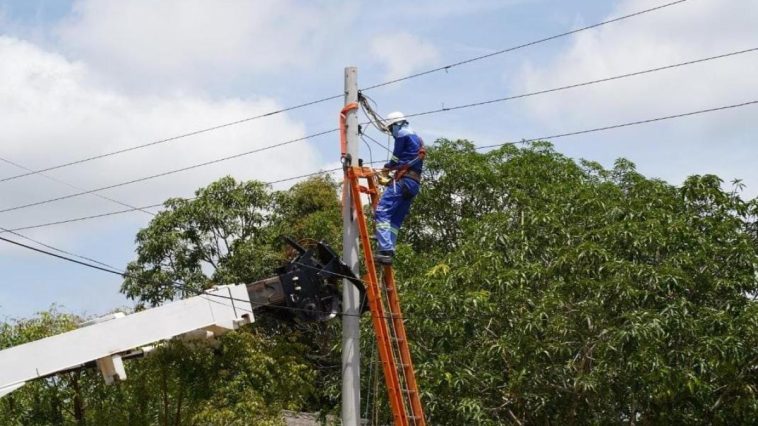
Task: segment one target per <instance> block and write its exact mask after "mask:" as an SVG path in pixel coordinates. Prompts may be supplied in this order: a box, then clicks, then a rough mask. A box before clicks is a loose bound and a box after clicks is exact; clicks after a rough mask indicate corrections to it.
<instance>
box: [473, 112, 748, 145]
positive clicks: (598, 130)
mask: <svg viewBox="0 0 758 426" xmlns="http://www.w3.org/2000/svg"><path fill="white" fill-rule="evenodd" d="M755 104H758V100H756V101H748V102H742V103H739V104H732V105H725V106H720V107H715V108H708V109H701V110H698V111H691V112H685V113H681V114H673V115H666V116H663V117H655V118H649V119H646V120H639V121H631V122H628V123H620V124H613V125H610V126H604V127H596V128H594V129H587V130H578V131H575V132H568V133H558V134H555V135H550V136H542V137H539V138H532V139H522V140H520V141H516V142H503V143H496V144H492V145H484V146H478V147H476V149H477V150H481V149H488V148H497V147H501V146H503V145H516V144H525V143H530V142H537V141H542V140H550V139H558V138H565V137H567V136H576V135H583V134H587V133H595V132H602V131H605V130H611V129H620V128H622V127H629V126H637V125H640V124H648V123H655V122H657V121H664V120H671V119H674V118H682V117H690V116H693V115H699V114H706V113H709V112H716V111H723V110H727V109H733V108H740V107H745V106H748V105H755Z"/></svg>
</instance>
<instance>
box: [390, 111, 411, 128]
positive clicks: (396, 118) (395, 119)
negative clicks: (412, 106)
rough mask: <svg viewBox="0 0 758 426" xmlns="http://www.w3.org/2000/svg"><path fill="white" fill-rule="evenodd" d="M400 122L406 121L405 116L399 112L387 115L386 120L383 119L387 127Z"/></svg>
mask: <svg viewBox="0 0 758 426" xmlns="http://www.w3.org/2000/svg"><path fill="white" fill-rule="evenodd" d="M401 121H407V120H406V119H405V115H403V113H402V112H400V111H395V112H391V113H389V114H387V118H386V119H385V123H386V124H387V127H389V126H391V125H393V124H395V123H400V122H401Z"/></svg>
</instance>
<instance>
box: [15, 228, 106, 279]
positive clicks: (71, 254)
mask: <svg viewBox="0 0 758 426" xmlns="http://www.w3.org/2000/svg"><path fill="white" fill-rule="evenodd" d="M0 230H2V232H8V233H10V234H13V235H15V236H17V237H19V238H23V239H25V240H27V241H31V242H33V243H35V244H39V245H41V246H42V247H45V248H49V249H51V250H55V251H57V252H60V253H63V254H67V255H69V256H74V257H78V258H80V259H83V260H86V261H89V262H94V263H97V264H99V265H102V266H104V267H107V268H112V269H116V267H115V266H111V265H109V264H107V263H103V262H101V261H99V260H95V259H92V258H91V257H87V256H82V255H79V254H76V253H72V252H70V251H66V250H62V249H59V248H57V247H53V246H51V245H49V244H46V243H43V242H42V241H38V240H35V239H34V238H31V237H28V236H26V235H23V234H20V233H18V232H15V231H12V230H10V229H6V228H3V227H1V226H0Z"/></svg>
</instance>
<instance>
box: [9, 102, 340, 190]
mask: <svg viewBox="0 0 758 426" xmlns="http://www.w3.org/2000/svg"><path fill="white" fill-rule="evenodd" d="M342 96H343V95H342V94H339V95H333V96H328V97H325V98H321V99H317V100H315V101H310V102H305V103H302V104H298V105H293V106H291V107H287V108H282V109H278V110H275V111H269V112H267V113H264V114H260V115H255V116H252V117H247V118H243V119H241V120H236V121H231V122H228V123H224V124H219V125H217V126H212V127H207V128H204V129H200V130H195V131H192V132H188V133H183V134H181V135H177V136H172V137H169V138H165V139H159V140H156V141H152V142H148V143H144V144H141V145H134V146H131V147H127V148H123V149H119V150H116V151H111V152H107V153H105V154H99V155H93V156H91V157H85V158H82V159H79V160H75V161H70V162H68V163H62V164H57V165H55V166H50V167H45V168H42V169H37V170H30V171H28V172H27V173H21V174H18V175H15V176H9V177H6V178H3V179H0V183H2V182H7V181H10V180H14V179H19V178H22V177H25V176H31V175H34V174H38V173H43V172H49V171H51V170H57V169H62V168H64V167H69V166H73V165H76V164H82V163H87V162H89V161H93V160H99V159H101V158H106V157H111V156H113V155H118V154H123V153H125V152H130V151H135V150H138V149H142V148H147V147H150V146H154V145H159V144H163V143H166V142H171V141H175V140H178V139H183V138H187V137H190V136H195V135H199V134H202V133H208V132H212V131H214V130H219V129H223V128H225V127H230V126H235V125H238V124H242V123H246V122H248V121H253V120H257V119H260V118H264V117H270V116H272V115H276V114H281V113H283V112H287V111H292V110H295V109H299V108H304V107H307V106H310V105H315V104H318V103H321V102H326V101H330V100H333V99H338V98H341V97H342Z"/></svg>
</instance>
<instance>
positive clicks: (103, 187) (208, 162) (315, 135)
mask: <svg viewBox="0 0 758 426" xmlns="http://www.w3.org/2000/svg"><path fill="white" fill-rule="evenodd" d="M337 130H339V129H331V130H326V131H323V132H319V133H314V134H311V135H308V136H303V137H301V138H296V139H290V140H287V141H284V142H280V143H277V144H274V145H268V146H265V147H262V148H257V149H253V150H250V151H245V152H242V153H239V154H234V155H229V156H226V157H222V158H217V159H215V160H210V161H204V162H202V163H196V164H192V165H190V166H186V167H181V168H178V169H173V170H169V171H166V172H162V173H157V174H154V175H150V176H145V177H141V178H138V179H132V180H129V181H126V182H120V183H115V184H112V185H107V186H102V187H99V188H94V189H90V190H86V191H81V192H76V193H73V194H68V195H63V196H60V197H55V198H50V199H47V200H42V201H36V202H33V203H28V204H22V205H18V206H14V207H8V208H5V209H0V213H5V212H11V211H15V210H21V209H25V208H28V207H34V206H39V205H43V204H48V203H53V202H56V201H61V200H67V199H69V198H74V197H79V196H81V195H85V194H91V193H93V192H99V191H105V190H107V189H113V188H118V187H121V186H126V185H131V184H133V183H138V182H144V181H146V180H151V179H155V178H159V177H163V176H168V175H172V174H175V173H179V172H185V171H187V170H192V169H196V168H198V167H203V166H208V165H211V164H216V163H220V162H222V161H227V160H231V159H234V158H240V157H244V156H246V155H250V154H254V153H257V152H261V151H266V150H269V149H273V148H277V147H280V146H284V145H288V144H292V143H295V142H300V141H304V140H307V139H311V138H315V137H317V136H322V135H326V134H329V133H333V132H336V131H337Z"/></svg>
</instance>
